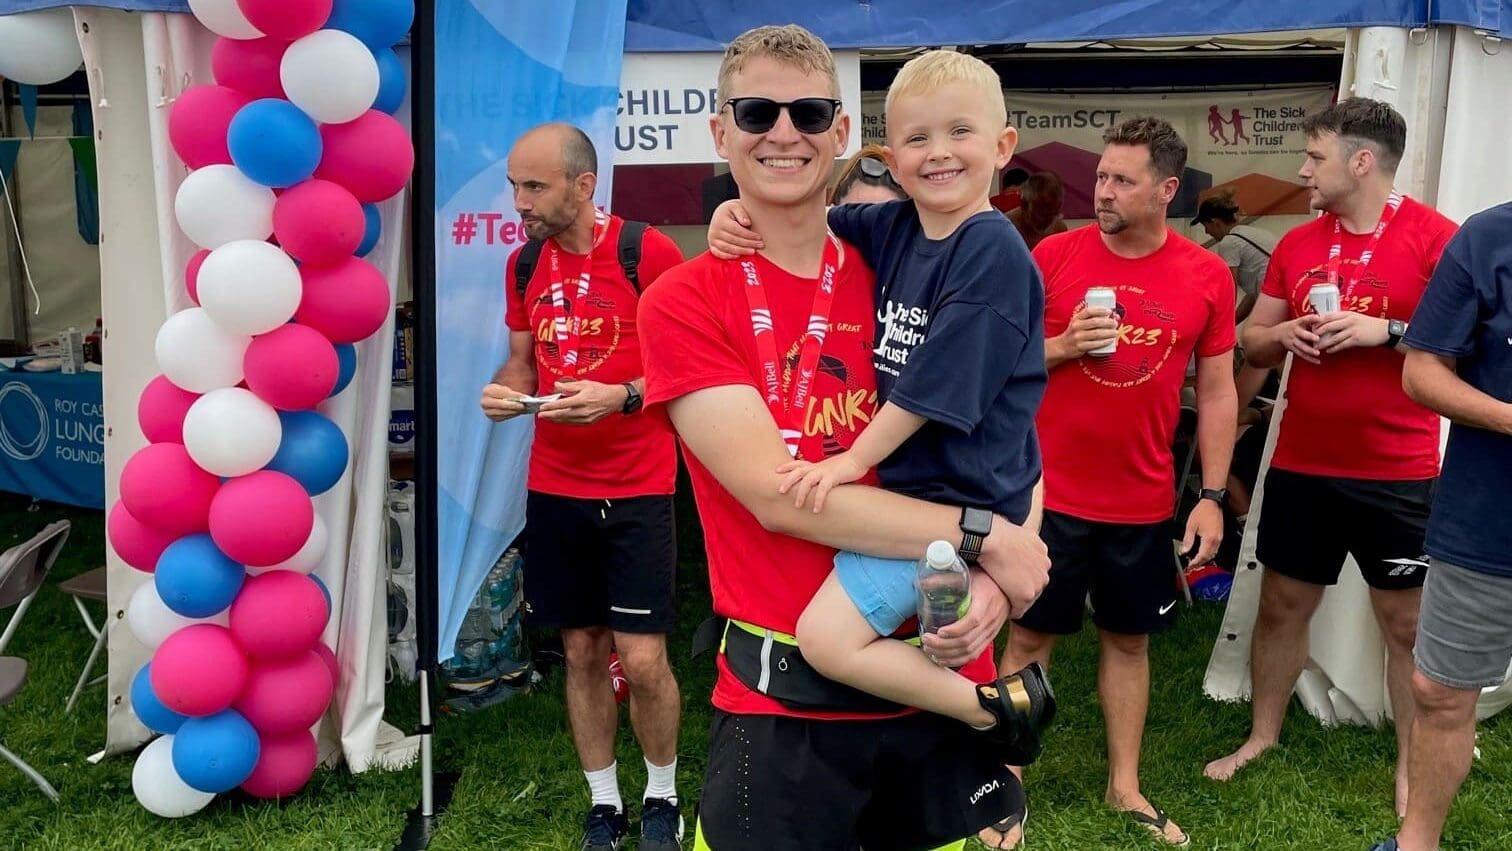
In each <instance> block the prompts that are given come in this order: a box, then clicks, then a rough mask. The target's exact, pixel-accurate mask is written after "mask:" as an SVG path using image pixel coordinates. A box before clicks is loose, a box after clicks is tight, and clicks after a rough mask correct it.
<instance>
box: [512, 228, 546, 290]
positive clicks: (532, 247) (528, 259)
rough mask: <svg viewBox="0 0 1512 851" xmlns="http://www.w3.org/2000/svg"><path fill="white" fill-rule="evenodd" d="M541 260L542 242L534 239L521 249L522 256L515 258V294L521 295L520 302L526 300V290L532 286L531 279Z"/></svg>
mask: <svg viewBox="0 0 1512 851" xmlns="http://www.w3.org/2000/svg"><path fill="white" fill-rule="evenodd" d="M540 260H541V241H540V240H539V239H532V240H530V241H529V242H527V243H525V246H524V247H523V248H521V249H520V256H518V257H516V258H515V292H517V293H519V294H520V300H521V301H524V300H525V290H526V288H528V287H529V286H530V278H531V276H532V275H534V274H535V270H536V264H537V263H539V262H540Z"/></svg>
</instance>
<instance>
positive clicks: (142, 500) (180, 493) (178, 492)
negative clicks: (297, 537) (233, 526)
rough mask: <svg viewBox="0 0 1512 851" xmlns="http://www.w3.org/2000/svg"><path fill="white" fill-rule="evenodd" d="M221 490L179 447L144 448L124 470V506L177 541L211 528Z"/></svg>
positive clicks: (122, 496)
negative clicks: (213, 506) (213, 504)
mask: <svg viewBox="0 0 1512 851" xmlns="http://www.w3.org/2000/svg"><path fill="white" fill-rule="evenodd" d="M291 481H292V480H291ZM296 484H297V483H296ZM219 490H220V479H217V478H216V477H215V476H213V475H211V474H210V473H207V472H205V471H204V470H202V469H200V468H199V465H197V464H195V463H194V459H192V458H190V457H189V452H188V450H186V449H184V447H183V445H182V444H178V443H153V444H149V445H147V446H144V447H142V448H141V449H138V450H137V452H136V454H135V455H132V456H131V457H130V458H128V459H126V466H124V467H122V468H121V504H122V505H124V506H126V510H127V511H130V512H131V516H132V517H135V518H136V519H138V520H140V521H142V522H143V523H145V524H146V525H148V526H151V527H153V528H154V529H158V530H160V531H162V532H167V533H169V534H172V535H173V536H174V537H179V536H181V535H192V534H194V533H195V532H203V531H205V530H206V529H208V528H210V504H211V501H212V500H214V499H215V496H216V494H217V493H218V492H219ZM305 534H306V535H308V534H309V533H308V531H307V532H306V533H305ZM300 543H301V544H302V543H304V541H303V540H301V541H300ZM295 549H296V550H297V549H298V548H297V547H296V548H295Z"/></svg>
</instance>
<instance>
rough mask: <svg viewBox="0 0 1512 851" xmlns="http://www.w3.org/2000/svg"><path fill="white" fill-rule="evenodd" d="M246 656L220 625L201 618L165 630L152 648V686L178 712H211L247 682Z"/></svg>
mask: <svg viewBox="0 0 1512 851" xmlns="http://www.w3.org/2000/svg"><path fill="white" fill-rule="evenodd" d="M247 672H248V666H247V657H246V656H244V655H242V651H241V648H240V647H237V646H236V641H235V639H233V638H232V637H231V633H230V631H228V630H227V629H226V628H225V627H223V626H216V625H215V624H208V623H200V624H193V625H191V626H186V627H184V628H183V629H181V630H179V631H178V632H175V633H174V634H172V635H170V636H168V639H167V640H166V641H164V642H163V643H162V644H161V645H159V646H158V649H157V652H156V653H154V654H152V669H151V673H150V674H149V675H148V676H149V677H150V678H151V680H152V691H153V693H154V694H156V695H157V696H158V699H159V700H161V701H162V702H163V705H164V706H167V707H168V708H169V709H172V710H173V711H174V712H177V713H179V714H180V715H188V716H190V717H196V718H197V717H200V716H204V715H214V714H215V713H217V712H219V711H221V710H222V709H226V708H228V707H230V706H231V703H232V702H233V701H235V700H236V698H237V696H238V695H240V694H241V693H242V689H244V688H245V687H246V685H247Z"/></svg>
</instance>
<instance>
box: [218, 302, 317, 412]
mask: <svg viewBox="0 0 1512 851" xmlns="http://www.w3.org/2000/svg"><path fill="white" fill-rule="evenodd" d="M242 368H243V371H244V372H245V373H246V375H247V388H248V389H249V390H251V391H252V392H253V393H256V394H257V397H258V398H259V399H262V400H263V401H264V402H267V403H268V404H269V405H272V406H273V407H275V408H277V409H279V410H280V411H302V410H305V409H307V408H313V407H315V406H316V405H318V404H320V403H321V402H322V401H324V400H325V398H326V397H327V396H329V395H331V391H332V390H334V389H336V379H337V377H338V376H339V375H340V373H341V361H340V359H338V358H337V357H336V347H335V346H333V345H331V341H330V340H327V339H326V338H325V335H324V334H322V333H320V332H319V331H316V330H315V329H314V328H307V327H305V326H303V325H298V324H295V323H290V324H288V325H284V326H282V327H279V328H275V329H273V330H272V331H269V332H268V333H266V334H261V335H259V336H257V337H254V338H252V345H250V346H248V347H247V354H246V356H245V357H244V358H243V359H242Z"/></svg>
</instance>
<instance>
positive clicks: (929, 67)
mask: <svg viewBox="0 0 1512 851" xmlns="http://www.w3.org/2000/svg"><path fill="white" fill-rule="evenodd" d="M951 83H965V84H966V85H968V86H977V87H978V88H980V89H981V91H982V94H984V95H986V97H987V108H988V118H990V119H991V120H992V122H993V127H995V128H1001V127H1006V126H1008V107H1007V106H1006V105H1004V103H1003V81H1002V80H1000V79H998V75H997V72H996V71H994V70H992V66H991V65H988V64H987V63H986V62H983V61H982V60H980V59H978V58H976V57H975V56H971V55H970V54H966V53H958V52H956V51H954V50H931V51H929V52H927V53H922V54H920V55H918V56H915V57H914V58H912V59H910V60H908V63H907V64H906V65H904V66H903V68H902V69H901V70H899V71H898V76H896V77H894V78H893V81H892V85H891V86H888V87H887V113H888V115H891V114H892V111H893V104H895V103H897V101H898V99H899V98H903V97H917V96H920V95H929V94H932V93H933V92H936V91H938V90H939V89H940V88H941V87H942V86H947V85H949V84H951Z"/></svg>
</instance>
